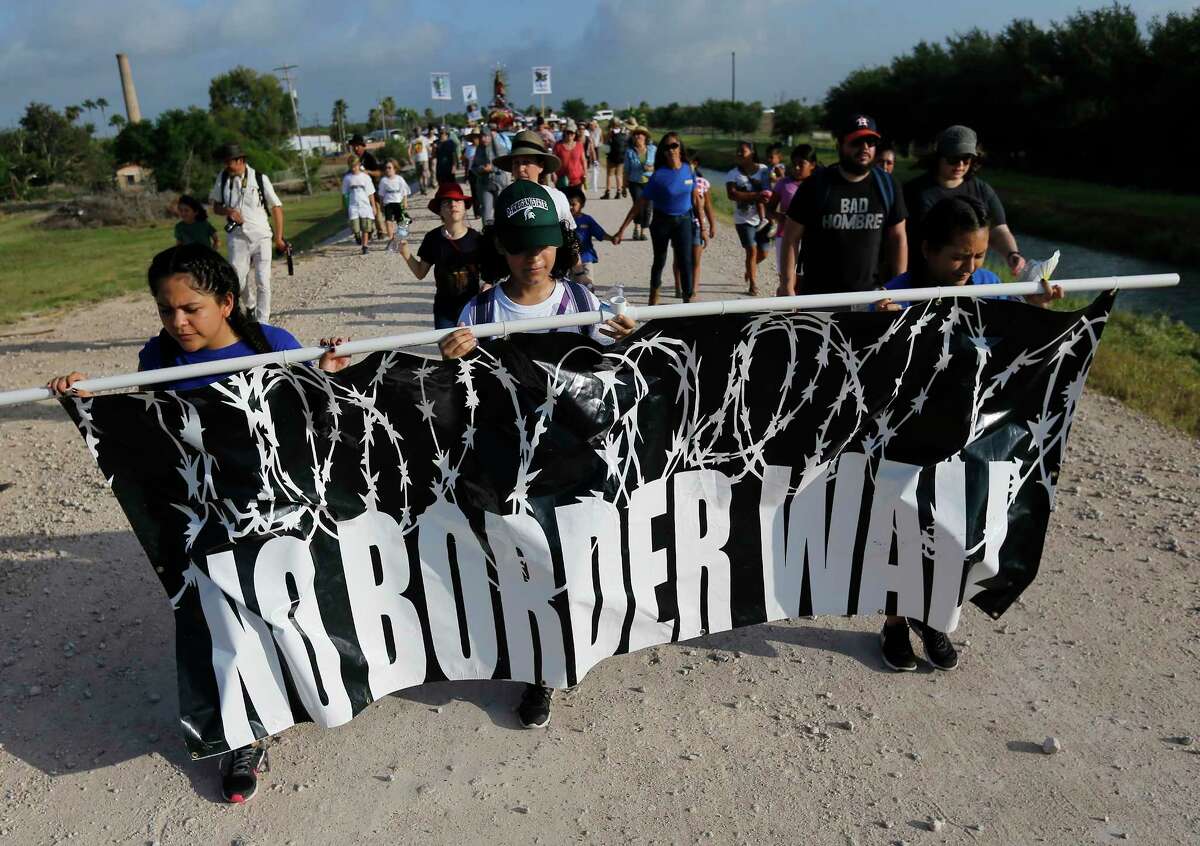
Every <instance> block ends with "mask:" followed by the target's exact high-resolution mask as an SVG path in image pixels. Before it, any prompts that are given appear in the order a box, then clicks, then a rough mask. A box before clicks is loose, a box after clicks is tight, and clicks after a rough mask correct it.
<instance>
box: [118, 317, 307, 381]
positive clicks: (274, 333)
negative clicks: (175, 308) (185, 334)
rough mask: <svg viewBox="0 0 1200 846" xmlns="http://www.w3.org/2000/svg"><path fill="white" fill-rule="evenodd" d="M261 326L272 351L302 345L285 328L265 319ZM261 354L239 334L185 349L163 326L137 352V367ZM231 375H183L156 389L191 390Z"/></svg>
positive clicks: (195, 362)
mask: <svg viewBox="0 0 1200 846" xmlns="http://www.w3.org/2000/svg"><path fill="white" fill-rule="evenodd" d="M261 326H262V333H263V337H265V338H266V339H267V343H268V344H270V345H271V351H272V352H281V351H282V350H298V349H300V342H299V341H297V340H296V339H295V337H293V336H292V333H291V332H289V331H287V330H286V329H280V328H279V327H278V326H271V325H269V324H266V323H263V324H261ZM258 354H259V353H258V351H257V350H256V349H254V348H253V347H252V346H250V345H249V344H247V343H246V342H245V341H243V340H241V339H240V338H239V339H238V341H237V342H236V343H233V344H230V345H229V346H227V347H222V348H221V349H219V350H196V351H195V352H185V351H183V350H181V349H180V348H179V345H178V344H176V343H175V342H174V341H173V340H171V337H170V336H169V335H167V333H166V331H165V330H164V331H162V332H159V333H158V335H157V337H154V338H151V339H150V340H149V341H147V342H146V346H144V347H142V349H141V351H140V352H139V353H138V370H158V369H159V368H160V367H176V366H178V365H181V364H203V363H206V362H209V361H224V360H225V359H227V358H237V357H238V356H243V355H258ZM228 375H229V374H228V373H226V374H218V375H213V376H197V377H195V378H193V379H180V380H179V381H178V382H167V383H165V384H162V385H155V386H154V390H157V391H188V390H191V389H192V388H202V387H204V386H205V385H211V384H212V383H213V382H219V381H220V380H221V379H224V378H225V377H226V376H228Z"/></svg>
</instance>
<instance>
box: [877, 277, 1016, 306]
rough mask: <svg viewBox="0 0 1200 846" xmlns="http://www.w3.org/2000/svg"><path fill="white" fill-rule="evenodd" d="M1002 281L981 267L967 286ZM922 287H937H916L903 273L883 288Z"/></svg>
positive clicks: (904, 289) (1008, 298)
mask: <svg viewBox="0 0 1200 846" xmlns="http://www.w3.org/2000/svg"><path fill="white" fill-rule="evenodd" d="M1000 281H1001V280H1000V277H999V276H997V275H996V274H994V273H992V271H990V270H988V269H987V268H985V267H981V268H979V269H978V270H976V271H975V272H974V273H972V274H971V278H970V279H968V280H967V282H966V284H968V285H998V284H999V283H1000ZM922 287H936V286H924V285H914V284H913V280H912V274H911V273H901V274H900V275H899V276H897V277H896V278H895V279H893V280H892V281H891V282H888V283H887V284H886V285H884V286H883V288H884V290H885V291H906V290H911V289H912V288H922ZM992 299H997V300H1013V299H1017V298H1016V297H993V298H992ZM893 302H894V303H896V305H898V306H900V307H901V308H908V307H909V306H910V305H912V303H911V302H901V301H900V300H893ZM874 309H875V306H874V305H872V306H871V310H872V311H874Z"/></svg>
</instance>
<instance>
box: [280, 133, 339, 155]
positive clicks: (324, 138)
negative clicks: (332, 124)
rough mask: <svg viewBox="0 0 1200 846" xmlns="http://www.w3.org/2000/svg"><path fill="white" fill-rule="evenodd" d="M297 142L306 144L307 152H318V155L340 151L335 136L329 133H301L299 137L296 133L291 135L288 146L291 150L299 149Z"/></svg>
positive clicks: (305, 149)
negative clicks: (332, 136)
mask: <svg viewBox="0 0 1200 846" xmlns="http://www.w3.org/2000/svg"><path fill="white" fill-rule="evenodd" d="M297 142H299V143H301V144H303V145H304V151H305V152H306V153H317V154H318V155H322V156H327V155H329V154H330V153H336V152H338V151H339V149H340V148H339V147H338V145H337V144H335V143H334V140H333V138H331V137H330V136H328V135H301V136H299V138H298V139H297V137H296V136H295V135H289V136H288V140H287V146H288V149H289V150H299V149H300V147H299V146H297Z"/></svg>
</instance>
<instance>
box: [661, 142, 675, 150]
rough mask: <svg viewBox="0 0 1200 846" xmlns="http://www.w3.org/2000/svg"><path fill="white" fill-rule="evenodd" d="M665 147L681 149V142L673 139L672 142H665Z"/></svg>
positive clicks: (667, 148)
mask: <svg viewBox="0 0 1200 846" xmlns="http://www.w3.org/2000/svg"><path fill="white" fill-rule="evenodd" d="M663 149H664V150H678V149H679V142H678V141H672V142H671V143H670V144H663Z"/></svg>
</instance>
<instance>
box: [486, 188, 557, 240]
mask: <svg viewBox="0 0 1200 846" xmlns="http://www.w3.org/2000/svg"><path fill="white" fill-rule="evenodd" d="M496 235H497V236H498V237H499V238H500V243H501V244H503V245H504V249H505V251H506V252H509V253H523V252H525V251H526V250H530V249H533V248H535V247H561V246H562V243H563V237H562V227H561V226H559V223H558V210H557V209H556V208H555V207H554V198H553V197H551V196H550V192H548V191H547V190H546V189H545V188H543V187H542V186H541V185H538V184H537V183H536V182H530V181H529V180H528V179H518V180H517V181H516V182H513V183H512V184H511V185H509V186H508V187H507V188H505V189H504V190H503V191H501V192H500V196H498V197H497V198H496Z"/></svg>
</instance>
